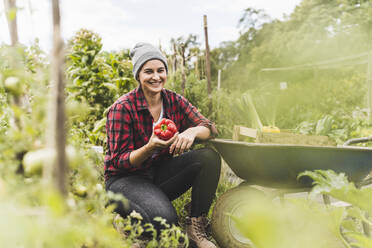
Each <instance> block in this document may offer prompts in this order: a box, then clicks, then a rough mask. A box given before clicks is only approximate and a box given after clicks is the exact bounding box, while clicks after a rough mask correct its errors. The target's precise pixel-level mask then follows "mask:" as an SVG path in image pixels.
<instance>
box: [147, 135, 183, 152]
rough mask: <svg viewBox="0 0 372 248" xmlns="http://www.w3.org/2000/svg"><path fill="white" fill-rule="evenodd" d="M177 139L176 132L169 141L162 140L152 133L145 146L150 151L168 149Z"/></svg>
mask: <svg viewBox="0 0 372 248" xmlns="http://www.w3.org/2000/svg"><path fill="white" fill-rule="evenodd" d="M177 137H178V132H177V133H175V134H174V135H173V137H172V138H170V139H169V140H162V139H160V138H159V137H158V136H156V135H155V134H154V132H152V135H151V137H150V140H149V142H148V143H147V144H146V146H147V148H148V149H149V150H150V151H157V150H162V149H165V148H167V147H169V146H170V145H171V144H172V143H173V142H174V141H175V140H176V138H177Z"/></svg>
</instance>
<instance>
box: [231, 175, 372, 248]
mask: <svg viewBox="0 0 372 248" xmlns="http://www.w3.org/2000/svg"><path fill="white" fill-rule="evenodd" d="M300 176H309V177H311V178H312V179H313V180H314V184H315V187H314V188H313V190H312V191H311V192H310V194H309V196H308V198H284V199H282V200H281V201H280V202H279V201H277V200H276V198H274V200H273V198H272V197H271V196H270V195H264V194H261V193H257V192H254V191H247V194H244V196H242V197H245V198H247V200H249V201H250V202H251V203H250V204H245V205H244V206H243V207H242V209H241V210H240V211H239V213H240V214H239V216H232V218H233V219H234V221H235V223H236V226H237V228H239V230H240V231H241V233H242V234H243V235H244V236H245V237H246V238H248V239H250V240H251V241H252V243H253V244H254V245H255V247H257V248H261V247H264V248H281V247H283V248H284V247H286V248H291V247H293V248H295V247H309V248H310V247H317V248H323V247H324V248H331V247H335V248H336V247H347V248H350V247H363V248H368V247H372V239H371V238H370V237H369V236H368V235H367V234H365V233H364V229H363V223H364V225H366V226H368V228H371V227H372V221H371V218H370V216H371V213H372V212H371V206H370V202H371V200H372V199H371V197H372V194H371V188H368V187H365V188H356V187H355V185H354V184H353V183H351V182H349V181H348V180H347V178H346V176H345V175H344V174H342V173H341V174H336V173H335V172H333V171H322V170H318V171H314V172H310V171H307V172H304V173H302V174H300ZM320 193H321V194H326V195H329V196H332V197H333V198H334V199H337V200H340V201H342V202H343V204H342V205H340V204H339V205H335V204H331V205H325V204H323V203H319V202H318V201H319V200H316V198H317V197H318V196H319V194H320ZM227 214H228V213H227Z"/></svg>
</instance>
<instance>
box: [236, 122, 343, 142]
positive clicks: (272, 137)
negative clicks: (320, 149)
mask: <svg viewBox="0 0 372 248" xmlns="http://www.w3.org/2000/svg"><path fill="white" fill-rule="evenodd" d="M232 139H233V140H237V141H250V142H256V143H271V144H290V145H313V146H335V145H336V143H334V142H333V141H331V140H330V139H329V138H328V137H327V136H320V135H304V134H297V133H291V132H290V131H289V130H281V131H280V133H265V132H260V131H258V130H257V129H254V128H248V127H244V126H237V125H235V126H234V132H233V137H232Z"/></svg>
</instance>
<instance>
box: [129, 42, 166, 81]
mask: <svg viewBox="0 0 372 248" xmlns="http://www.w3.org/2000/svg"><path fill="white" fill-rule="evenodd" d="M130 57H131V58H132V63H133V75H134V77H135V78H136V80H137V81H139V79H138V74H139V72H140V70H141V68H142V66H143V65H144V64H145V63H146V62H147V61H149V60H152V59H158V60H160V61H161V62H163V64H164V65H165V70H166V71H167V73H168V64H167V59H166V58H165V57H164V55H163V54H162V53H161V51H160V50H159V49H157V48H156V47H154V46H153V45H151V44H149V43H144V42H140V43H137V44H136V45H135V46H134V47H133V49H132V50H131V51H130Z"/></svg>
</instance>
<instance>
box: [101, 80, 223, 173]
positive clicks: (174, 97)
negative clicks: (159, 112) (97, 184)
mask: <svg viewBox="0 0 372 248" xmlns="http://www.w3.org/2000/svg"><path fill="white" fill-rule="evenodd" d="M161 95H162V99H163V107H164V109H163V111H164V116H163V117H164V118H167V119H171V120H173V121H174V123H175V124H176V126H177V129H178V130H179V132H180V133H181V132H183V131H185V130H186V129H187V128H189V127H194V126H206V127H208V128H209V129H210V130H211V136H212V137H213V136H215V135H216V134H217V130H216V128H215V126H214V124H213V123H212V122H211V121H209V120H208V119H207V118H205V117H204V116H203V115H202V114H200V112H199V111H198V110H197V108H196V107H194V106H193V105H192V104H191V103H190V102H189V101H187V100H186V98H184V97H183V96H181V95H179V94H176V93H175V92H173V91H170V90H167V89H163V90H162V92H161ZM153 121H154V120H153V117H152V115H151V113H150V111H149V110H148V107H147V102H146V99H145V96H144V94H143V91H142V89H141V88H140V87H137V88H136V89H134V90H132V91H131V92H129V93H127V94H125V95H123V96H122V97H120V98H119V99H118V100H117V101H116V102H115V103H114V104H113V105H112V106H111V107H110V109H109V111H108V113H107V122H106V133H107V148H108V149H107V153H106V156H105V165H104V169H105V179H106V180H107V179H108V178H109V177H110V176H113V175H118V174H129V173H131V172H134V171H138V170H143V169H146V168H149V167H150V166H151V164H152V163H153V162H154V161H156V160H157V159H159V158H164V157H170V156H171V155H170V154H169V148H168V149H164V150H162V151H161V152H160V153H156V154H154V155H153V156H152V157H150V158H148V159H147V160H145V161H144V162H143V163H142V164H141V165H140V166H135V165H132V164H131V163H130V162H129V155H130V153H131V151H133V150H136V149H138V148H141V147H142V146H144V145H145V144H147V142H148V141H149V139H150V137H151V134H152V129H153V128H152V124H153Z"/></svg>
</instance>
